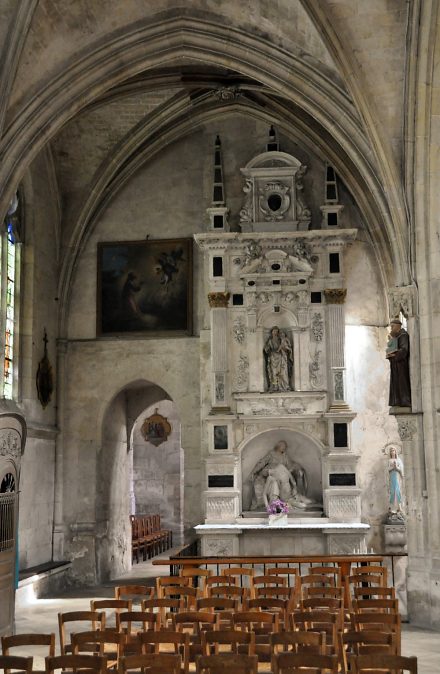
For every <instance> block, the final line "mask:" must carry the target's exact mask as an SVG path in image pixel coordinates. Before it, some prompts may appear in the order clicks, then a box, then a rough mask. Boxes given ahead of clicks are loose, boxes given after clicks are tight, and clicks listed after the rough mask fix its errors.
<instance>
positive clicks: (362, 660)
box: [351, 653, 417, 674]
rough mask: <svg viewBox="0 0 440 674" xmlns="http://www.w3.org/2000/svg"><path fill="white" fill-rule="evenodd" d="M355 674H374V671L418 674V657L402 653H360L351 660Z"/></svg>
mask: <svg viewBox="0 0 440 674" xmlns="http://www.w3.org/2000/svg"><path fill="white" fill-rule="evenodd" d="M351 664H352V667H353V672H354V674H362V672H365V674H373V673H374V672H378V673H379V672H381V673H382V672H384V671H387V672H388V671H391V672H392V673H393V674H395V673H397V672H398V673H399V674H401V672H410V674H417V658H415V657H404V656H401V655H389V654H387V653H376V654H373V655H358V656H357V657H356V656H355V657H354V658H353V659H352V660H351Z"/></svg>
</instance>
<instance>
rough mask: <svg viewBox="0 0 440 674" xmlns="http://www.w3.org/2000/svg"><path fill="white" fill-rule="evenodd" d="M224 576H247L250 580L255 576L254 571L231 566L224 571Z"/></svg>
mask: <svg viewBox="0 0 440 674" xmlns="http://www.w3.org/2000/svg"><path fill="white" fill-rule="evenodd" d="M223 575H224V576H238V577H240V576H247V577H248V578H253V576H254V575H255V571H254V569H247V568H245V567H244V566H236V567H233V566H229V567H228V568H226V569H223Z"/></svg>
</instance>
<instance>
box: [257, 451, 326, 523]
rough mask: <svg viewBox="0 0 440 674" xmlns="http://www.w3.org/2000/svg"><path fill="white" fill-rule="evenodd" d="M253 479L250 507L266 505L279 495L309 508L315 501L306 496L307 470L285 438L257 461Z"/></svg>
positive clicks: (294, 505)
mask: <svg viewBox="0 0 440 674" xmlns="http://www.w3.org/2000/svg"><path fill="white" fill-rule="evenodd" d="M250 479H251V481H252V488H253V489H252V503H251V510H257V509H258V508H260V507H261V508H262V507H265V506H267V505H268V503H270V502H271V501H273V500H274V498H276V497H278V496H279V497H280V498H281V499H282V500H283V501H286V502H287V503H289V504H290V505H292V506H293V507H294V508H307V506H308V505H309V504H311V503H313V501H312V500H311V499H309V498H307V496H306V491H307V477H306V473H305V470H304V468H303V467H302V466H300V464H299V463H296V461H292V459H291V458H290V457H289V455H288V454H287V443H286V442H285V440H280V441H279V442H277V444H276V445H275V447H274V448H273V449H271V450H270V452H268V453H267V454H266V455H265V456H263V458H262V459H260V460H259V461H258V462H257V463H256V464H255V466H254V469H253V471H252V473H251V475H250Z"/></svg>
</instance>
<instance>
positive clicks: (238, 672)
mask: <svg viewBox="0 0 440 674" xmlns="http://www.w3.org/2000/svg"><path fill="white" fill-rule="evenodd" d="M257 667H258V657H257V656H256V655H237V654H236V653H223V654H222V655H201V656H199V657H198V658H197V662H196V672H197V674H225V671H227V672H228V674H257V672H258V669H257Z"/></svg>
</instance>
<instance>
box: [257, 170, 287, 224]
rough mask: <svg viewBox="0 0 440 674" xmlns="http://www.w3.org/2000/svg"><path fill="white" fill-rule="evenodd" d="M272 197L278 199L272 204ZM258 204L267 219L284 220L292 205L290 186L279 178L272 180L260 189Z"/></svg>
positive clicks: (273, 220)
mask: <svg viewBox="0 0 440 674" xmlns="http://www.w3.org/2000/svg"><path fill="white" fill-rule="evenodd" d="M272 199H277V201H276V203H275V204H274V205H273V204H272V201H271V200H272ZM258 206H259V209H260V211H261V212H262V213H263V215H264V219H265V220H266V221H272V222H275V221H277V220H282V219H283V218H284V215H285V213H286V212H287V211H288V209H289V207H290V196H289V187H288V186H287V185H283V183H281V182H280V181H279V180H272V181H270V182H268V183H266V185H264V187H263V188H262V189H260V194H259V199H258Z"/></svg>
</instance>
